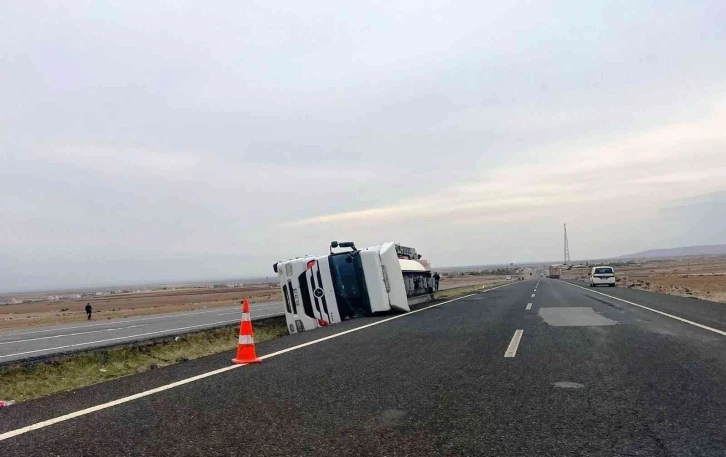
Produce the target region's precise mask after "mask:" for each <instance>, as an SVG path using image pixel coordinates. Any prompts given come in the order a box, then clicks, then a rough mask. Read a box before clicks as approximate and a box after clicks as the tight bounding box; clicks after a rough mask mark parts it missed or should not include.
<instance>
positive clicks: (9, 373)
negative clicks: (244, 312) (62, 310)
mask: <svg viewBox="0 0 726 457" xmlns="http://www.w3.org/2000/svg"><path fill="white" fill-rule="evenodd" d="M254 326H255V343H261V342H263V341H267V340H271V339H274V338H279V337H280V336H282V335H284V334H286V333H287V329H286V327H285V319H284V317H283V318H276V319H269V320H265V321H260V322H257V323H255V324H254ZM238 336H239V327H227V328H219V329H214V330H205V331H201V332H196V333H192V334H189V335H185V336H180V337H177V338H174V337H169V338H166V339H163V340H159V341H155V342H153V343H148V344H144V345H138V346H126V347H115V348H110V349H103V350H96V351H93V352H87V353H83V354H79V355H74V356H70V357H68V358H61V359H56V360H51V361H47V362H43V363H39V364H36V365H32V366H22V365H11V366H9V367H7V368H0V400H16V401H24V400H31V399H33V398H39V397H43V396H46V395H50V394H53V393H57V392H64V391H68V390H73V389H77V388H80V387H84V386H89V385H92V384H97V383H99V382H103V381H108V380H110V379H115V378H120V377H122V376H128V375H130V374H135V373H140V372H143V371H147V370H153V369H156V368H159V367H163V366H166V365H171V364H173V363H178V362H183V361H186V360H192V359H196V358H199V357H203V356H205V355H210V354H216V353H219V352H225V351H231V350H233V349H234V348H236V347H237V339H238V338H237V337H238Z"/></svg>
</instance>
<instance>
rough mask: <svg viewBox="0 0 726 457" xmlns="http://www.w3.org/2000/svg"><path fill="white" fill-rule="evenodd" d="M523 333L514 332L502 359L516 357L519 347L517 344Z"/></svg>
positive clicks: (521, 331)
mask: <svg viewBox="0 0 726 457" xmlns="http://www.w3.org/2000/svg"><path fill="white" fill-rule="evenodd" d="M523 333H524V330H522V329H520V330H515V331H514V336H512V341H510V342H509V347H507V352H505V353H504V357H514V356H515V355H517V348H518V347H519V342H520V341H522V334H523Z"/></svg>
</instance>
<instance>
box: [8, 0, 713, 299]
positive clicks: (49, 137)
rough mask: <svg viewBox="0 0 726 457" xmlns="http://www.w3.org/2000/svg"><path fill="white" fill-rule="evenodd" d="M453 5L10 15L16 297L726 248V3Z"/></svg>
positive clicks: (150, 8)
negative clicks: (420, 261) (375, 256)
mask: <svg viewBox="0 0 726 457" xmlns="http://www.w3.org/2000/svg"><path fill="white" fill-rule="evenodd" d="M392 3H395V6H394V5H392ZM448 3H449V2H436V1H431V2H424V1H422V0H415V1H406V2H366V1H358V2H338V1H331V0H327V1H305V2H298V1H274V0H265V1H261V2H252V1H244V2H239V1H226V2H188V3H187V2H181V1H179V2H159V1H154V0H143V1H141V0H124V1H117V2H102V1H72V0H71V1H66V2H41V1H13V0H6V1H3V2H1V3H0V217H1V220H0V290H6V291H7V290H24V289H37V288H53V287H66V286H68V287H71V286H72V287H76V286H89V287H92V286H96V285H107V284H122V283H134V282H140V281H143V282H148V281H171V280H189V279H200V280H203V279H210V278H231V277H244V276H250V275H255V276H257V275H272V274H273V273H272V264H273V262H274V261H276V260H280V259H287V258H290V257H296V256H299V255H303V254H306V253H308V254H322V253H325V252H326V251H327V249H328V245H329V243H330V241H331V240H353V241H355V242H356V243H357V244H358V245H359V246H366V245H373V244H378V243H380V242H382V241H386V240H395V241H398V242H401V243H403V244H406V245H411V246H414V247H416V248H417V249H418V250H419V252H422V253H423V254H424V255H425V257H427V258H429V259H430V261H431V263H432V265H434V266H451V265H471V264H491V263H500V262H518V261H533V260H557V259H560V258H561V257H562V224H563V223H565V222H567V223H568V231H569V235H570V248H571V252H572V257H573V259H584V258H602V257H609V256H616V255H621V254H627V253H631V252H635V251H640V250H645V249H650V248H661V247H675V246H683V245H696V244H719V243H726V58H725V56H726V28H725V27H724V24H726V8H724V7H723V3H722V2H721V1H717V0H714V1H693V2H676V1H641V0H628V1H623V2H612V1H611V2H594V1H593V2H583V1H570V2H540V1H531V2H518V3H517V2H502V1H496V2H482V1H472V2H451V3H454V4H453V5H449V4H448ZM549 3H551V4H549Z"/></svg>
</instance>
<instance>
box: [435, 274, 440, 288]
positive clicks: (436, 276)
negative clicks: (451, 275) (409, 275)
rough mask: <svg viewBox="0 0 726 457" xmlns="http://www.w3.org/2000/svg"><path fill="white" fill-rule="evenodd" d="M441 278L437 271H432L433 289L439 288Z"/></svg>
mask: <svg viewBox="0 0 726 457" xmlns="http://www.w3.org/2000/svg"><path fill="white" fill-rule="evenodd" d="M440 280H441V276H440V275H439V273H438V272H436V273H434V290H439V281H440Z"/></svg>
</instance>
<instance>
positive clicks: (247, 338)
mask: <svg viewBox="0 0 726 457" xmlns="http://www.w3.org/2000/svg"><path fill="white" fill-rule="evenodd" d="M239 344H255V339H254V338H253V337H252V336H251V335H240V336H239Z"/></svg>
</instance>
